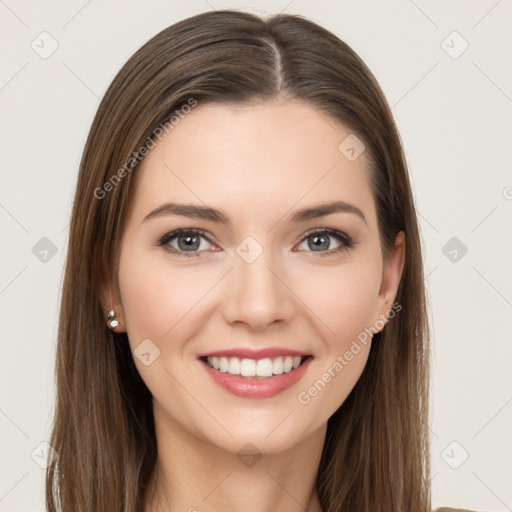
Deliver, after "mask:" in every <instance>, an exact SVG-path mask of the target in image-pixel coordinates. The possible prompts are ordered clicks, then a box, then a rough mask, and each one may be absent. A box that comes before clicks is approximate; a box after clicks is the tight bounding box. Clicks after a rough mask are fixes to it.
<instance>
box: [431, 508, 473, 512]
mask: <svg viewBox="0 0 512 512" xmlns="http://www.w3.org/2000/svg"><path fill="white" fill-rule="evenodd" d="M432 512H475V511H474V510H468V509H467V508H448V507H441V508H436V509H435V510H433V511H432Z"/></svg>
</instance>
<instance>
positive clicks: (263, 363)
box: [199, 355, 313, 380]
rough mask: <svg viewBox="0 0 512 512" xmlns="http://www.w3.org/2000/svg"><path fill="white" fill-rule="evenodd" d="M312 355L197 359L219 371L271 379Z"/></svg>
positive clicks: (300, 363)
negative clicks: (256, 358) (257, 358)
mask: <svg viewBox="0 0 512 512" xmlns="http://www.w3.org/2000/svg"><path fill="white" fill-rule="evenodd" d="M312 357H313V356H310V355H309V356H303V357H301V356H280V357H274V358H264V359H259V360H255V359H245V358H238V357H216V356H213V357H210V356H204V357H200V358H199V359H200V360H201V361H202V362H203V363H205V364H206V365H207V366H209V367H210V368H212V369H213V370H217V371H218V372H219V373H227V374H230V375H233V376H234V377H242V378H247V379H258V380H264V379H271V378H272V377H275V376H277V375H283V374H286V373H290V372H293V371H294V370H296V369H297V368H299V367H300V366H302V364H304V362H305V361H307V360H308V359H311V358H312Z"/></svg>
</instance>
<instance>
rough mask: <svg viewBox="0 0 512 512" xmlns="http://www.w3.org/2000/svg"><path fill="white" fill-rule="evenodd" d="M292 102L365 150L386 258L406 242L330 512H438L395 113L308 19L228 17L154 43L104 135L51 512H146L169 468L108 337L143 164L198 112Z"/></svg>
mask: <svg viewBox="0 0 512 512" xmlns="http://www.w3.org/2000/svg"><path fill="white" fill-rule="evenodd" d="M278 94H280V95H284V96H285V97H288V98H293V99H299V100H302V101H304V102H307V103H308V104H310V105H311V106H312V107H314V108H315V109H317V111H318V112H320V113H321V114H322V115H324V116H325V117H326V119H332V120H333V121H334V122H340V123H343V124H344V125H345V126H347V127H349V128H350V129H351V131H352V132H353V133H355V134H357V136H358V137H359V138H360V139H361V140H362V141H364V144H365V145H366V150H367V151H368V155H370V156H371V159H370V161H371V165H370V175H371V180H372V190H373V195H374V198H375V202H376V206H377V215H378V223H379V231H380V237H381V245H382V249H383V254H384V255H387V254H388V251H389V250H390V248H391V247H392V244H393V242H394V238H395V235H396V234H397V233H398V232H399V231H403V232H404V233H405V240H406V254H405V258H406V261H405V266H404V270H403V274H402V279H401V282H400V286H399V288H398V292H397V297H396V302H398V303H399V304H400V305H401V306H402V310H401V311H400V313H398V314H397V315H396V318H394V319H393V320H392V321H390V322H389V323H388V324H387V325H386V326H385V328H384V329H383V331H382V332H381V333H378V334H376V335H375V336H374V341H373V343H372V347H371V350H370V354H369V358H368V361H367V364H366V367H365V369H364V371H363V373H362V375H361V377H360V379H359V381H358V382H357V384H356V385H355V387H354V389H353V390H352V392H351V393H350V395H349V396H348V398H347V399H346V400H345V402H344V403H343V404H342V405H341V406H340V408H339V409H338V410H337V411H336V412H335V414H333V416H332V417H331V418H330V419H329V420H328V426H327V436H326V440H325V444H324V449H323V453H322V458H321V462H320V467H319V471H318V476H317V481H316V487H317V492H318V496H319V499H320V503H321V505H322V507H323V510H324V511H325V512H340V511H352V512H363V511H365V512H369V511H371V512H398V511H403V512H411V511H414V512H427V511H430V459H429V442H428V385H429V359H430V356H429V348H428V339H429V327H428V319H427V316H428V315H427V309H426V297H425V289H424V280H423V279H424V278H423V266H422V255H421V243H420V237H419V232H418V222H417V217H416V214H415V209H414V202H413V196H412V193H411V187H410V182H409V177H408V170H407V165H406V162H405V157H404V154H403V150H402V146H401V142H400V138H399V135H398V132H397V129H396V126H395V123H394V121H393V117H392V114H391V111H390V108H389V106H388V104H387V102H386V100H385V98H384V95H383V93H382V91H381V89H380V87H379V85H378V84H377V82H376V80H375V78H374V77H373V75H372V74H371V72H370V71H369V69H368V68H367V67H366V65H365V64H364V63H363V61H362V60H361V59H360V58H359V57H358V56H357V55H356V54H355V53H354V51H353V50H352V49H351V48H350V47H349V46H348V45H347V44H345V43H344V42H343V41H341V40H340V39H338V38H337V37H336V36H335V35H333V34H332V33H330V32H329V31H327V30H325V29H323V28H322V27H320V26H318V25H317V24H315V23H313V22H311V21H309V20H307V19H305V18H303V17H301V16H298V15H283V14H280V15H274V16H272V17H268V18H267V19H262V18H260V17H258V16H256V15H253V14H249V13H244V12H240V11H234V10H224V11H216V12H207V13H203V14H199V15H197V16H194V17H191V18H188V19H185V20H183V21H180V22H178V23H176V24H174V25H172V26H170V27H168V28H166V29H165V30H163V31H162V32H160V33H159V34H157V35H156V36H155V37H153V38H152V39H151V40H149V41H148V42H147V43H146V44H144V45H143V46H142V47H141V48H140V49H139V50H138V51H137V52H136V53H135V54H134V55H133V56H132V57H131V58H130V59H129V60H128V62H127V63H126V64H125V65H124V66H123V68H122V69H121V70H120V71H119V73H118V74H117V76H116V77H115V78H114V80H113V82H112V84H111V85H110V87H109V89H108V90H107V92H106V94H105V96H104V98H103V100H102V101H101V103H100V106H99V108H98V111H97V114H96V116H95V118H94V121H93V123H92V127H91V130H90V133H89V136H88V139H87V143H86V145H85V149H84V153H83V156H82V160H81V163H80V170H79V175H78V182H77V187H76V192H75V199H74V204H73V211H72V218H71V225H70V233H69V245H68V253H67V262H66V268H65V275H64V283H63V289H62V298H61V308H60V321H59V331H58V344H57V353H56V388H57V395H56V407H55V416H54V427H53V431H52V435H51V439H50V444H51V446H52V448H53V449H54V450H56V452H57V454H58V457H57V458H55V459H54V460H53V461H51V463H50V464H49V466H48V470H47V474H46V505H47V510H48V511H49V512H54V511H62V512H77V511H80V512H116V511H119V512H140V511H141V510H142V509H143V506H144V503H145V497H146V494H147V490H148V484H149V482H150V481H151V477H152V474H153V472H154V470H155V464H156V459H157V444H156V436H155V426H154V419H153V410H152V399H151V398H152V397H151V394H150V392H149V390H148V388H147V387H146V386H145V384H144V382H143V381H142V379H141V377H140V375H139V374H138V371H137V369H136V367H135V364H134V362H133V358H132V354H131V352H130V348H129V344H128V338H127V335H126V333H121V334H117V333H114V332H111V331H109V330H108V329H107V328H106V325H105V318H104V311H103V310H102V307H101V304H100V300H99V286H100V283H101V281H102V279H103V278H104V277H105V275H107V273H108V272H110V273H111V274H112V276H114V278H115V276H117V257H118V249H119V241H120V237H121V235H122V232H123V228H124V222H125V221H126V212H127V208H128V206H129V200H130V199H131V192H130V191H132V190H133V185H134V182H133V180H134V177H135V176H136V170H137V165H136V164H137V162H138V161H137V159H136V158H135V159H134V157H133V155H134V154H138V153H137V152H138V150H139V149H140V148H141V147H143V146H145V145H146V146H147V145H148V141H152V140H154V139H155V133H157V132H155V131H156V130H158V127H161V126H162V125H165V124H166V123H168V122H169V119H170V118H171V117H172V116H173V115H175V112H176V110H179V109H180V108H183V106H184V105H187V104H190V99H191V98H193V99H194V101H197V102H198V104H201V103H206V102H224V103H241V102H249V101H259V100H266V99H272V98H274V97H275V96H276V95H278ZM128 162H129V164H127V163H128ZM121 169H124V172H122V171H120V170H121ZM116 176H117V177H116Z"/></svg>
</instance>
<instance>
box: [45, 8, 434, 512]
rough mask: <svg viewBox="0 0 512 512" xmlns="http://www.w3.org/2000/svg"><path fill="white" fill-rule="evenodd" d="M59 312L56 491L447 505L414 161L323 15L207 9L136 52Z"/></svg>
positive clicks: (368, 79) (91, 161) (88, 194)
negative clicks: (434, 435) (433, 410)
mask: <svg viewBox="0 0 512 512" xmlns="http://www.w3.org/2000/svg"><path fill="white" fill-rule="evenodd" d="M60 315H61V316H60V328H59V339H58V347H57V363H56V366H57V390H58V396H57V404H56V410H55V420H54V429H53V432H52V437H51V442H50V444H51V445H52V447H53V449H54V450H55V451H56V453H58V457H57V458H56V459H55V460H53V461H52V463H51V464H50V465H49V468H48V472H47V484H46V485H47V508H48V510H50V511H55V510H62V511H65V512H68V511H77V510H80V511H81V512H89V511H91V512H92V511H95V512H98V511H102V512H103V511H105V512H106V511H108V512H112V511H123V512H135V511H145V512H155V511H164V510H165V511H168V510H188V511H195V510H197V511H212V510H222V511H225V510H244V511H249V512H250V511H259V512H263V511H274V510H279V511H296V510H297V511H299V510H306V511H308V512H318V511H324V512H327V511H329V512H334V511H342V510H343V511H346V510H350V511H354V512H355V511H370V510H371V511H373V512H378V511H382V512H384V511H386V512H390V511H415V512H427V511H430V510H431V507H430V488H429V483H430V476H429V475H430V467H429V448H428V432H427V424H428V401H427V397H428V369H429V352H428V323H427V314H426V306H425V291H424V285H423V269H422V257H421V247H420V239H419V234H418V224H417V218H416V214H415V210H414V203H413V197H412V193H411V188H410V183H409V178H408V172H407V167H406V163H405V159H404V155H403V152H402V148H401V144H400V139H399V135H398V133H397V129H396V127H395V124H394V122H393V119H392V115H391V112H390V109H389V107H388V105H387V103H386V100H385V98H384V96H383V93H382V92H381V90H380V88H379V86H378V84H377V82H376V80H375V78H374V77H373V75H372V74H371V72H370V71H369V70H368V69H367V67H366V66H365V64H364V63H363V62H362V61H361V59H360V58H359V57H358V56H357V55H356V54H355V53H354V52H353V51H352V50H351V49H350V48H349V47H348V46H347V45H346V44H345V43H343V42H342V41H340V40H339V39H338V38H337V37H336V36H334V35H333V34H332V33H330V32H328V31H326V30H325V29H323V28H321V27H319V26H318V25H316V24H314V23H312V22H310V21H308V20H305V19H304V18H302V17H299V16H290V15H276V16H274V17H271V18H269V19H268V20H262V19H261V18H259V17H257V16H255V15H252V14H248V13H242V12H236V11H216V12H208V13H204V14H200V15H198V16H194V17H192V18H189V19H186V20H184V21H181V22H179V23H176V24H175V25H172V26H170V27H168V28H166V29H165V30H163V31H162V32H161V33H159V34H158V35H156V36H155V37H154V38H153V39H151V40H150V41H149V42H148V43H146V44H145V45H144V46H143V47H142V48H141V49H140V50H138V51H137V52H136V53H135V54H134V55H133V56H132V57H131V58H130V59H129V60H128V62H127V63H126V64H125V65H124V67H123V68H122V69H121V71H120V72H119V73H118V75H117V76H116V77H115V79H114V81H113V82H112V84H111V86H110V87H109V89H108V91H107V92H106V94H105V97H104V98H103V100H102V102H101V104H100V106H99V109H98V112H97V114H96V117H95V119H94V122H93V125H92V128H91V131H90V134H89V137H88V140H87V143H86V147H85V150H84V154H83V158H82V161H81V165H80V172H79V177H78V184H77V189H76V194H75V201H74V207H73V213H72V220H71V227H70V238H69V247H68V258H67V266H66V275H65V281H64V286H63V295H62V307H61V312H60Z"/></svg>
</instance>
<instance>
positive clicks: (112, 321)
mask: <svg viewBox="0 0 512 512" xmlns="http://www.w3.org/2000/svg"><path fill="white" fill-rule="evenodd" d="M115 316H116V314H115V313H114V310H113V309H112V310H110V311H109V312H108V315H107V324H108V326H109V328H110V329H112V330H113V331H115V329H116V327H117V326H118V325H119V321H118V320H115Z"/></svg>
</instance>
